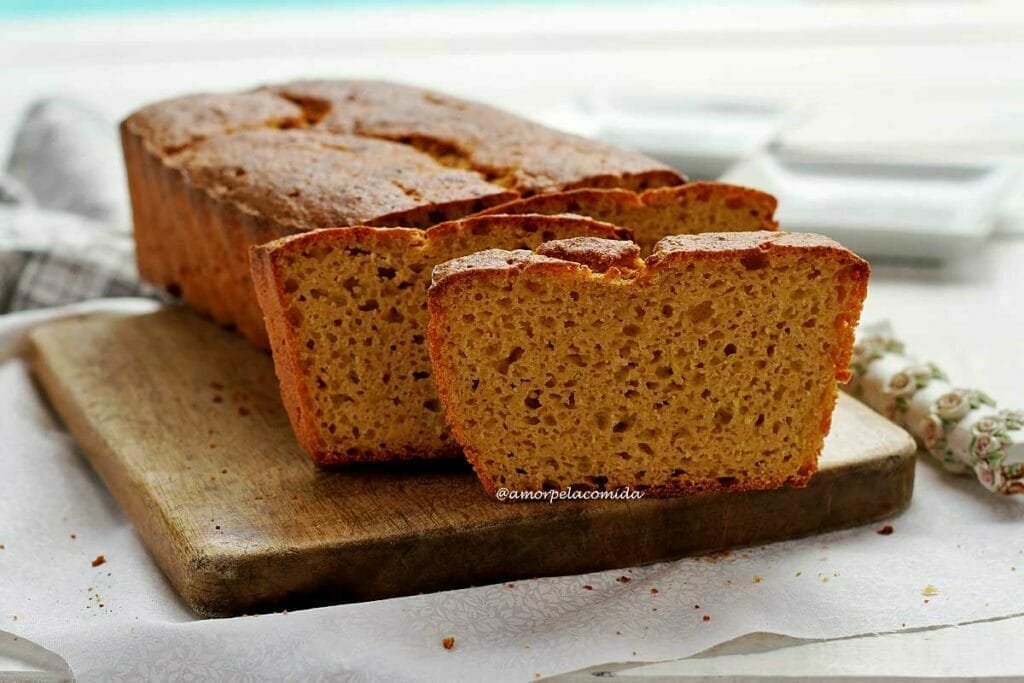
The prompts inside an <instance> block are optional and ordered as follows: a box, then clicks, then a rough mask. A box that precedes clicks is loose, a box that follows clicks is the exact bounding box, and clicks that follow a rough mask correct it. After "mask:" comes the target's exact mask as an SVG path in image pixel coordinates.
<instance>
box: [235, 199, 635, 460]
mask: <svg viewBox="0 0 1024 683" xmlns="http://www.w3.org/2000/svg"><path fill="white" fill-rule="evenodd" d="M577 235H581V236H590V237H600V238H607V239H606V240H605V241H608V239H612V240H614V239H623V240H628V239H629V238H630V237H631V234H630V233H629V231H627V230H624V229H621V228H616V227H614V226H611V225H608V224H606V223H599V222H596V221H593V220H590V219H584V218H580V217H571V216H532V215H517V216H500V215H496V216H479V217H474V218H467V219H463V220H459V221H454V222H449V223H443V224H440V225H436V226H434V227H432V228H429V229H427V230H425V231H424V230H416V229H409V228H374V227H349V228H335V229H329V230H319V231H315V232H309V233H306V234H303V235H296V236H292V237H287V238H283V239H280V240H277V241H274V242H271V243H269V244H265V245H263V246H259V247H255V248H254V249H253V251H252V272H253V278H254V281H255V284H256V292H257V295H258V297H259V301H260V305H261V306H262V307H263V310H264V311H265V312H266V319H267V326H268V329H269V331H270V341H271V344H272V346H273V351H274V365H275V369H276V372H277V376H278V378H279V380H280V384H281V394H282V397H283V400H284V405H285V408H286V409H287V411H288V415H289V417H290V419H291V423H292V427H293V429H294V431H295V434H296V436H297V437H298V441H299V443H300V445H301V446H302V447H303V448H304V449H305V450H306V451H308V452H309V453H310V454H311V455H312V456H313V459H314V460H315V461H316V462H317V463H318V464H321V465H333V464H340V463H348V462H356V461H372V460H394V459H403V458H432V457H442V456H453V455H457V454H458V453H459V448H458V445H457V444H456V443H455V442H454V441H453V440H452V438H451V434H450V432H449V430H448V427H447V425H446V424H445V419H444V413H443V411H442V410H441V404H440V402H439V401H438V397H437V388H436V386H435V384H434V379H433V371H432V369H431V366H430V357H429V353H428V351H427V345H426V331H427V288H428V287H429V286H430V276H431V271H432V269H433V267H434V266H435V265H436V264H439V263H442V262H444V261H447V260H449V259H453V258H455V257H458V256H463V255H466V254H471V253H474V252H477V251H480V250H482V249H486V248H488V247H492V246H494V245H499V246H501V247H504V248H508V249H518V248H532V247H536V246H537V245H539V244H541V243H542V242H545V241H547V240H551V239H558V238H565V237H572V236H577Z"/></svg>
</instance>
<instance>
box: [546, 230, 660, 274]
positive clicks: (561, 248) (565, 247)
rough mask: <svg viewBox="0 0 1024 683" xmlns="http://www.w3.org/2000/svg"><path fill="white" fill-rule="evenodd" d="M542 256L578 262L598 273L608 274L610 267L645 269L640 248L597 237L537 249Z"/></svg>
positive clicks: (577, 239)
mask: <svg viewBox="0 0 1024 683" xmlns="http://www.w3.org/2000/svg"><path fill="white" fill-rule="evenodd" d="M536 253H537V254H539V255H540V256H550V257H551V258H556V259H561V260H562V261H574V262H575V263H579V264H582V265H584V266H586V267H588V268H590V269H591V270H592V271H594V272H595V273H604V272H607V271H608V269H609V268H618V269H619V270H636V269H638V268H643V265H644V263H643V261H641V260H640V247H639V246H638V245H637V244H635V243H633V242H610V241H608V240H605V239H600V238H597V237H572V238H570V239H567V240H554V241H552V242H545V243H544V244H542V245H540V246H539V247H537V249H536Z"/></svg>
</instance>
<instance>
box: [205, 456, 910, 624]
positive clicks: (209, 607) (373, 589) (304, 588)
mask: <svg viewBox="0 0 1024 683" xmlns="http://www.w3.org/2000/svg"><path fill="white" fill-rule="evenodd" d="M915 464H916V456H915V453H914V452H913V451H910V452H905V453H899V454H894V455H891V456H887V457H885V458H881V459H879V461H878V462H877V463H873V465H872V466H871V467H860V468H857V467H854V468H853V469H854V470H856V471H855V472H853V473H851V472H846V471H843V468H837V469H836V470H833V471H831V472H827V473H825V475H824V476H822V477H820V478H817V479H815V480H812V482H813V483H812V484H810V485H809V486H808V487H806V488H803V489H773V490H770V491H753V492H747V493H736V494H729V496H730V497H733V498H735V497H737V496H748V497H752V498H754V499H755V500H758V501H759V502H761V503H762V504H763V505H764V507H765V508H766V509H769V510H770V509H772V507H773V504H774V503H780V504H782V507H783V508H785V509H789V510H796V509H798V508H801V507H803V508H806V507H813V508H817V509H820V510H821V514H820V515H818V516H816V517H814V516H811V517H808V518H807V519H806V521H805V523H803V524H802V525H801V526H793V519H795V518H797V517H798V515H796V514H795V513H794V518H791V519H781V518H780V519H770V518H769V519H766V520H765V521H764V523H762V524H761V525H760V526H757V527H754V528H753V530H752V531H749V532H746V531H744V529H748V528H749V527H745V526H744V525H743V524H737V525H735V526H733V527H731V528H730V529H728V530H726V531H725V532H724V533H723V535H722V536H721V537H719V538H717V539H715V540H714V541H708V540H705V539H703V538H702V537H700V535H699V534H691V533H689V532H690V531H691V530H692V529H693V528H694V527H696V526H699V524H700V523H701V520H708V519H713V518H715V516H717V515H727V514H728V509H729V505H730V502H732V499H726V497H725V496H720V497H719V498H718V500H717V501H716V504H715V505H714V506H711V507H709V508H705V509H703V510H702V513H703V516H702V517H700V518H698V519H694V518H693V517H692V514H691V512H690V510H691V508H692V507H693V506H694V500H693V499H692V498H689V499H687V498H674V499H662V500H656V501H639V504H635V503H619V504H622V505H628V506H630V513H629V515H628V516H627V519H628V520H629V523H628V524H623V515H622V513H621V511H617V510H615V509H613V508H610V507H608V506H605V505H602V506H601V507H600V510H597V511H595V513H594V514H591V513H585V514H581V515H578V516H574V517H570V518H565V517H559V518H554V517H553V518H552V519H550V520H539V521H538V520H532V521H529V522H526V521H518V520H517V521H512V522H509V523H502V524H495V525H490V526H486V527H477V528H474V529H468V530H465V531H462V532H456V533H454V534H452V535H451V536H450V537H449V538H447V539H445V540H444V543H445V544H447V545H458V546H459V547H460V552H461V555H462V556H464V557H469V558H473V561H472V562H467V563H464V564H463V566H461V567H460V568H459V569H458V570H455V569H453V568H452V567H451V566H450V565H448V564H447V563H445V562H438V560H437V557H438V554H439V545H438V541H437V539H435V538H432V537H431V535H417V536H409V537H405V538H399V539H393V541H392V542H391V543H388V544H376V545H369V544H368V545H362V544H359V547H356V546H354V545H350V546H346V547H340V548H336V549H334V550H333V551H332V552H330V553H327V554H326V556H324V557H320V558H317V563H322V564H320V566H319V567H318V568H317V569H316V570H315V571H312V572H311V574H322V575H325V576H330V577H331V578H330V581H329V582H325V583H320V584H315V583H314V584H310V583H304V582H302V581H301V579H300V578H296V580H295V583H294V584H293V585H291V586H290V587H289V586H288V585H286V583H287V582H284V583H283V582H282V581H281V579H280V577H281V576H296V574H299V575H301V573H302V569H303V563H302V561H301V560H300V559H299V558H296V557H294V556H289V555H287V554H283V553H274V554H272V555H259V556H224V557H221V558H218V559H217V561H215V562H213V563H211V564H209V565H207V566H205V567H203V570H204V572H203V581H202V582H201V583H202V590H200V591H199V592H198V593H197V594H196V595H195V597H194V601H193V602H191V603H190V604H192V605H193V607H194V609H196V610H197V611H198V612H199V613H200V614H203V615H204V616H214V617H227V616H235V615H238V614H239V613H255V612H265V611H274V610H280V609H283V608H295V607H296V606H298V607H300V608H301V607H312V606H320V605H323V604H332V603H346V602H362V601H368V600H380V599H386V598H392V597H401V596H407V595H415V594H418V593H432V592H438V591H444V590H453V589H459V588H464V587H468V586H474V585H477V586H478V585H486V584H492V583H501V582H506V581H515V580H524V579H529V578H537V577H546V576H571V575H575V574H583V573H590V572H596V571H604V570H613V569H625V568H627V567H634V566H642V565H647V564H653V563H657V562H666V561H672V560H677V559H681V558H685V557H691V556H695V555H705V554H709V553H714V552H718V551H721V550H726V549H736V548H743V547H750V546H756V545H761V544H766V543H774V542H778V541H784V540H793V539H797V538H802V537H806V536H811V535H814V534H818V533H824V532H830V531H839V530H842V529H847V528H851V527H856V526H862V525H867V524H872V523H874V522H877V521H879V520H882V519H885V518H888V517H892V516H893V515H896V514H898V513H900V512H902V511H903V510H904V509H905V508H906V507H907V505H908V504H909V503H910V501H911V497H912V493H913V485H914V473H915ZM851 477H854V478H856V479H859V482H858V484H857V485H855V486H850V485H849V483H850V478H851ZM786 498H788V499H789V500H786V501H783V499H786ZM648 503H652V504H648ZM538 504H539V503H538ZM697 507H698V509H700V506H697ZM524 527H526V531H527V532H528V533H527V534H526V535H524ZM638 537H640V538H641V539H642V540H639V541H638V540H637V539H638ZM586 538H590V539H594V541H593V542H592V543H589V544H588V543H581V539H586ZM696 539H701V540H696ZM624 547H635V548H636V550H635V551H634V552H633V553H632V554H621V553H618V552H611V550H613V549H618V548H624ZM551 548H559V549H560V551H559V552H551ZM409 564H413V565H415V566H417V567H419V568H420V569H421V571H419V572H417V574H416V578H415V579H414V580H409V579H408V578H406V579H404V581H403V583H401V584H396V583H394V582H393V581H391V580H390V579H389V577H392V576H406V577H407V576H408V572H405V571H402V569H401V567H402V566H408V565H409ZM325 567H327V568H328V569H325ZM527 568H528V569H527ZM452 574H459V576H460V577H461V580H460V581H459V582H457V583H454V582H453V581H452V580H451V575H452ZM241 576H244V577H247V580H248V581H249V585H250V586H251V585H252V584H257V585H264V586H267V585H276V587H277V589H278V591H279V593H278V594H277V595H275V596H271V595H270V594H266V593H265V594H264V596H263V598H258V599H255V600H253V599H246V598H243V596H242V594H241V592H240V591H239V590H238V584H237V583H236V581H237V577H241Z"/></svg>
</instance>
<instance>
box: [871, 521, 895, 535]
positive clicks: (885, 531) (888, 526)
mask: <svg viewBox="0 0 1024 683" xmlns="http://www.w3.org/2000/svg"><path fill="white" fill-rule="evenodd" d="M893 531H894V529H893V528H892V524H886V525H885V526H883V527H882V528H881V529H879V530H878V531H876V532H875V533H876V534H878V535H879V536H888V535H890V534H891V533H892V532H893Z"/></svg>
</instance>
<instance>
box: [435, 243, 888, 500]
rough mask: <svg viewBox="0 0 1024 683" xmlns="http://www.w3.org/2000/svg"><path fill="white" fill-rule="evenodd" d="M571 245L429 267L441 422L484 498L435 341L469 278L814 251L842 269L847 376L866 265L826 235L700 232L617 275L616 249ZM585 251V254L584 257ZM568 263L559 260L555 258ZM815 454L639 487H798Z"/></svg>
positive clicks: (836, 357) (637, 272) (590, 272)
mask: <svg viewBox="0 0 1024 683" xmlns="http://www.w3.org/2000/svg"><path fill="white" fill-rule="evenodd" d="M563 242H574V243H575V244H574V245H573V248H571V249H566V248H565V246H563V245H554V246H548V245H542V246H541V247H539V248H538V249H537V250H536V252H537V253H533V252H529V251H525V250H519V251H505V250H501V249H492V250H488V251H485V252H481V253H477V254H472V255H469V256H466V257H462V258H459V259H454V260H452V261H449V262H447V263H444V264H440V265H439V266H437V267H436V268H435V269H434V276H433V281H432V285H431V288H430V291H429V294H428V308H429V311H430V325H429V326H428V334H427V342H428V345H429V350H430V354H431V359H432V362H433V365H434V369H435V379H436V382H437V386H438V395H439V396H440V398H441V401H442V403H443V404H444V406H445V410H446V413H447V415H448V422H449V425H450V427H451V430H452V433H453V435H454V436H455V439H456V440H457V441H458V442H459V443H460V444H462V445H463V452H464V453H465V454H466V457H467V459H468V460H469V461H470V463H471V464H472V465H473V468H474V471H475V472H476V473H477V476H478V477H479V478H480V480H481V482H482V484H483V486H484V488H485V489H486V490H487V492H488V493H489V494H490V495H492V496H493V495H495V493H496V492H497V489H498V488H499V483H498V482H497V481H495V480H494V479H492V478H491V477H490V472H489V469H488V467H487V466H486V464H485V463H484V462H483V459H482V456H481V454H480V453H479V452H477V451H476V450H475V449H474V448H473V447H472V446H471V445H470V444H471V443H472V438H471V434H470V433H469V432H468V429H467V427H466V425H465V424H464V422H463V420H462V419H461V416H460V414H459V411H458V407H457V406H456V404H455V403H454V401H453V397H452V388H453V387H454V386H455V378H453V377H452V376H451V375H450V372H449V367H448V365H447V364H446V363H445V361H444V345H445V341H446V340H445V339H444V337H443V336H442V332H441V330H442V328H443V327H444V324H445V320H446V317H447V315H448V311H447V310H446V309H445V306H444V304H443V301H444V299H445V296H446V293H447V290H448V289H449V288H453V287H457V286H459V285H460V283H462V282H463V281H467V280H470V279H474V278H481V279H483V278H488V279H510V278H512V277H513V276H515V275H517V274H520V273H522V272H523V271H526V270H530V271H532V272H535V273H536V272H544V273H547V274H549V275H551V276H554V277H567V278H574V277H580V276H582V277H600V278H611V279H615V280H622V279H626V280H629V281H633V282H638V281H641V280H643V279H645V278H650V277H652V276H653V275H654V274H655V273H657V272H658V271H661V270H665V269H666V268H668V267H670V266H671V265H672V264H674V263H679V262H686V261H692V260H694V259H700V260H705V259H718V258H729V259H734V260H735V259H737V258H738V259H739V260H740V261H741V262H742V263H743V264H744V266H745V267H747V268H748V269H757V268H761V267H763V265H764V263H765V262H766V261H765V262H763V261H762V259H768V258H770V256H771V254H773V253H778V252H802V253H808V254H816V255H818V256H820V257H822V258H827V259H834V260H835V261H836V262H838V263H839V264H840V266H841V276H840V277H841V279H842V281H843V285H842V286H843V287H844V288H846V289H847V292H846V294H845V296H844V297H843V299H844V300H845V301H847V302H848V306H847V308H846V309H845V310H844V311H843V312H842V314H841V315H839V316H837V318H836V320H835V323H834V324H835V332H836V336H837V339H838V343H837V344H836V345H835V347H834V348H833V350H832V351H831V354H832V359H831V360H832V364H833V366H834V368H835V377H836V380H837V381H839V382H845V381H847V380H848V379H849V376H850V375H849V362H850V357H851V353H852V347H853V335H854V330H855V327H856V325H857V321H858V320H859V318H860V312H861V307H862V304H863V300H864V297H865V296H866V294H867V281H868V277H869V274H870V267H869V266H868V263H867V262H866V261H865V260H864V259H862V258H860V257H859V256H857V255H856V254H854V253H853V252H851V251H849V250H848V249H846V248H845V247H843V246H842V245H840V244H839V243H837V242H835V241H834V240H832V239H829V238H828V237H824V236H822V235H816V234H810V233H781V232H771V231H762V232H750V233H708V234H702V235H681V236H671V237H667V238H665V239H663V240H661V242H659V243H658V245H657V246H656V247H655V250H654V253H652V254H651V255H650V256H649V257H648V258H647V259H646V260H643V261H638V263H636V264H635V266H634V267H631V268H629V269H623V270H620V269H618V268H610V269H607V270H602V269H601V268H600V264H602V263H604V262H605V261H606V259H607V254H608V252H611V251H614V250H616V249H618V247H617V246H616V245H614V244H606V245H602V244H600V242H601V240H593V241H590V242H589V243H588V241H584V240H563ZM588 250H589V252H590V253H589V254H588V253H586V252H587V251H588ZM562 255H564V256H569V257H570V258H564V259H563V258H560V256H562ZM591 261H592V262H596V263H598V264H599V267H598V268H590V267H588V266H587V263H588V262H591ZM834 403H835V395H834V392H833V393H832V395H831V403H830V404H829V405H821V406H820V408H821V414H822V419H821V424H820V427H819V429H820V433H821V435H822V436H824V435H827V434H828V432H829V430H830V427H831V418H832V411H833V409H834ZM817 468H818V465H817V454H814V455H813V456H812V457H811V458H810V459H808V460H806V461H804V462H802V463H801V464H800V467H799V468H798V469H797V472H796V474H794V475H792V476H789V477H786V478H784V479H779V478H771V477H762V478H757V477H754V478H745V479H742V480H735V479H732V478H725V480H722V479H717V478H716V479H708V480H699V481H691V482H686V483H680V482H665V483H661V484H656V485H654V486H643V487H641V488H643V490H644V491H645V495H649V496H653V497H660V496H672V495H680V494H689V493H698V492H703V491H722V492H724V491H746V490H756V489H764V488H773V487H777V486H782V485H790V486H796V487H801V486H805V485H806V484H807V482H808V481H809V480H810V478H811V477H812V476H813V475H814V473H815V472H816V471H817ZM570 486H571V487H580V488H593V486H592V485H591V484H588V483H585V482H584V483H574V484H570Z"/></svg>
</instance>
